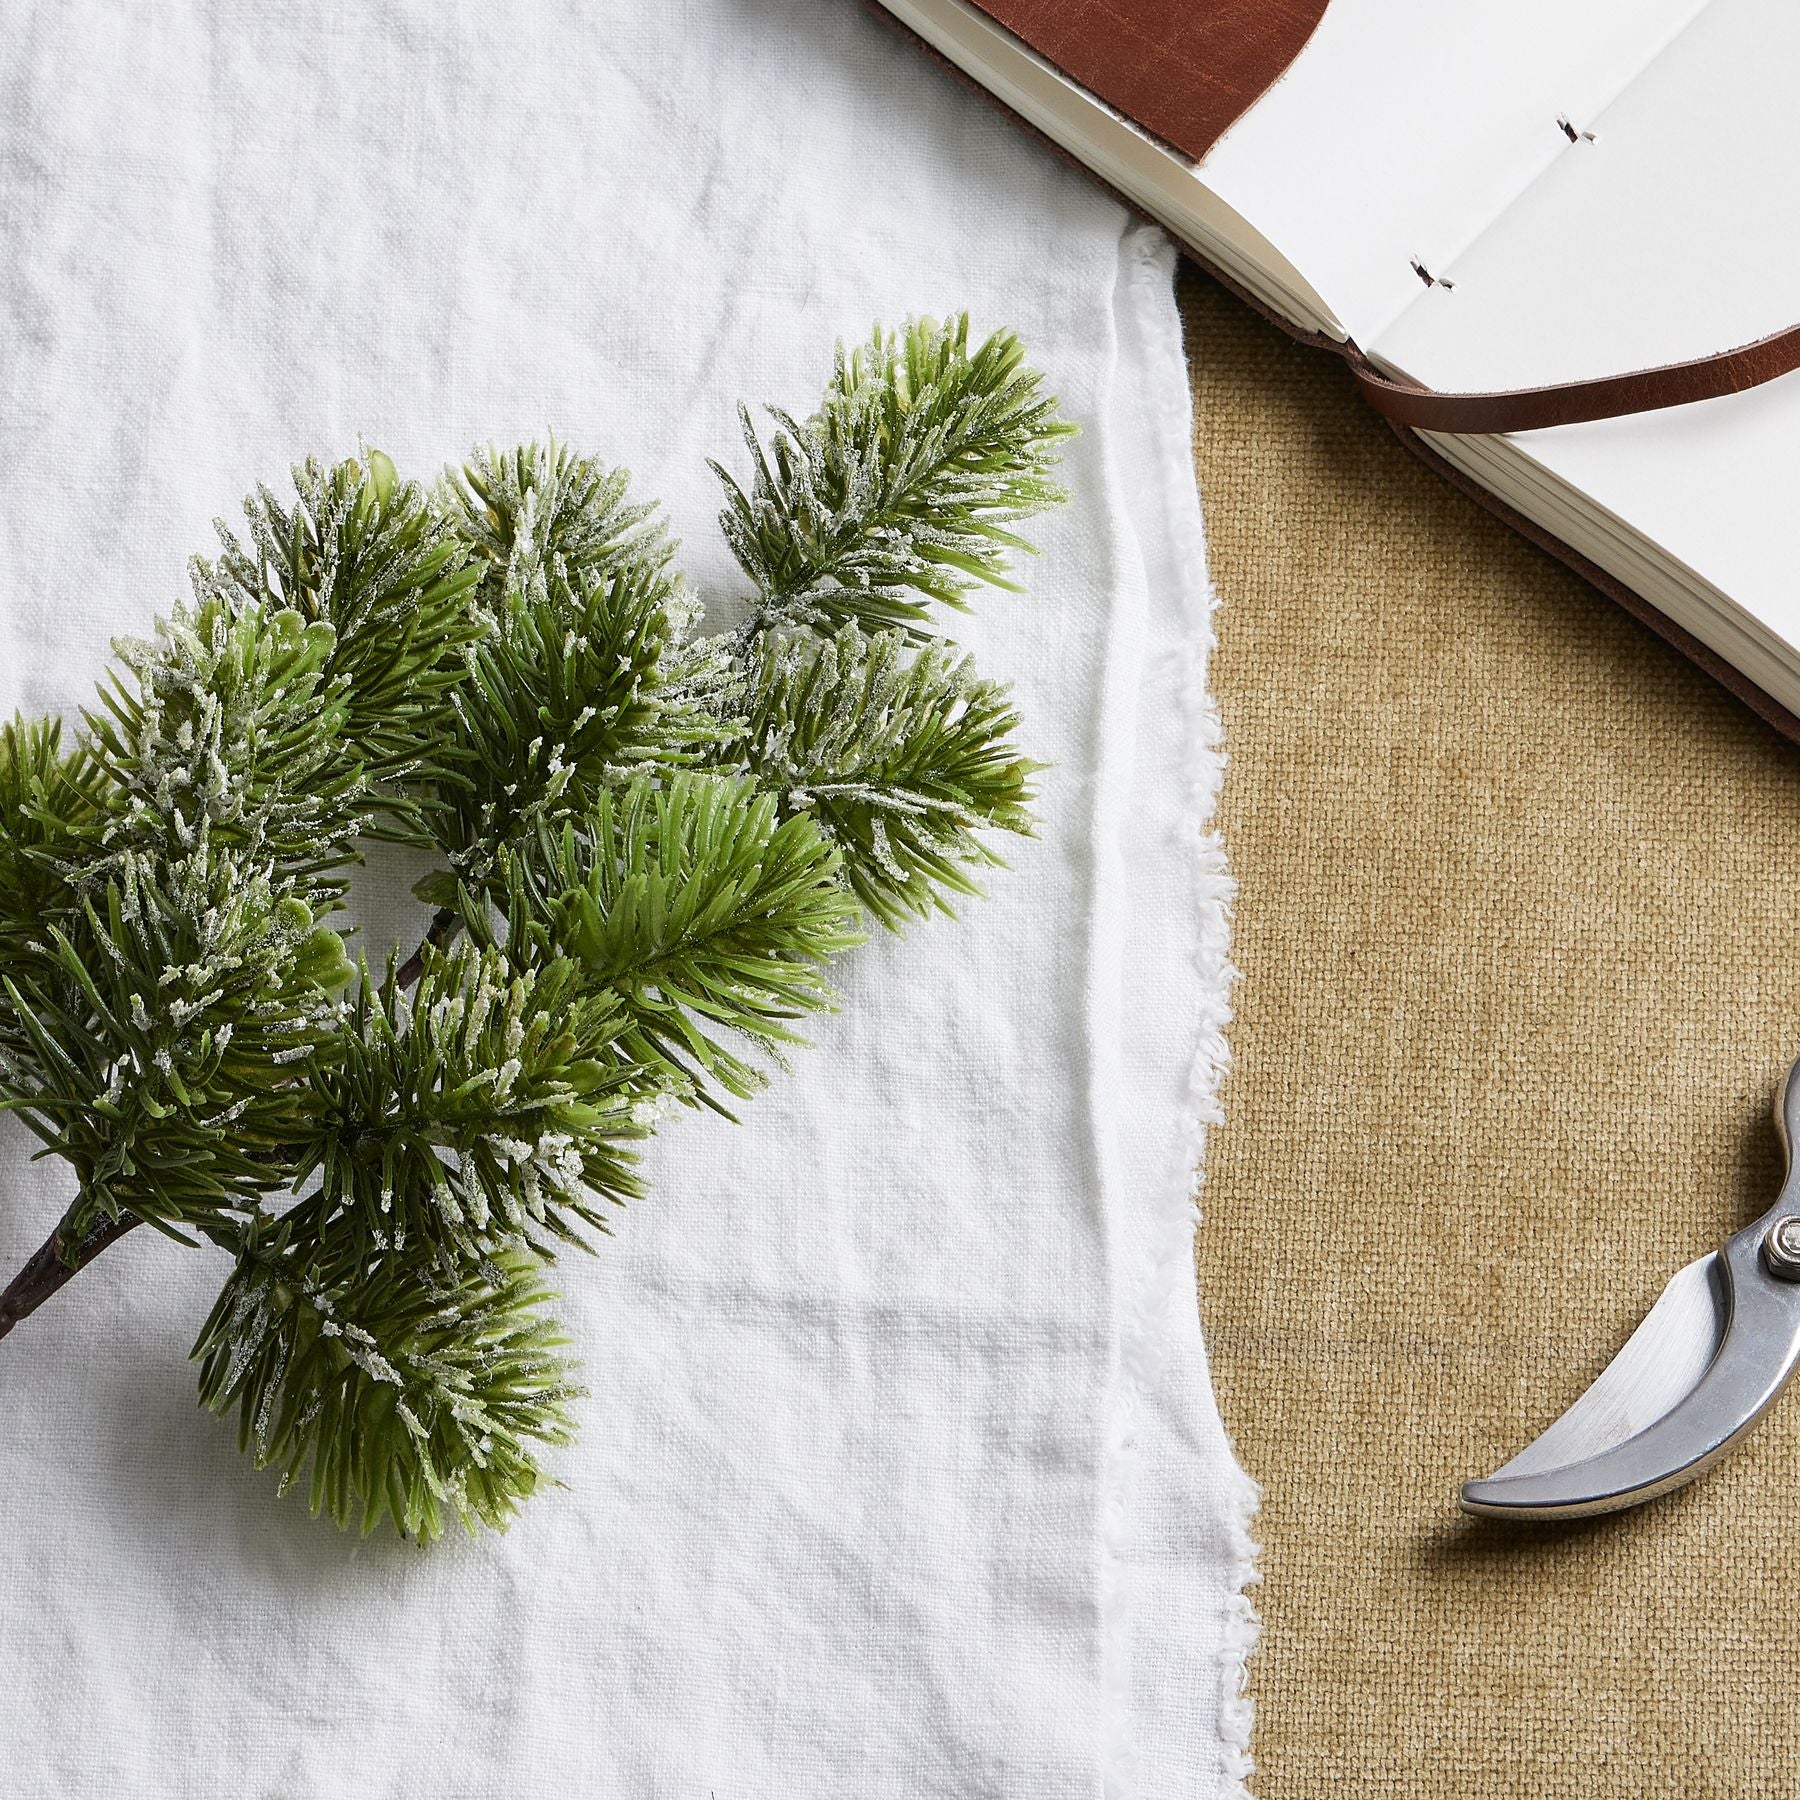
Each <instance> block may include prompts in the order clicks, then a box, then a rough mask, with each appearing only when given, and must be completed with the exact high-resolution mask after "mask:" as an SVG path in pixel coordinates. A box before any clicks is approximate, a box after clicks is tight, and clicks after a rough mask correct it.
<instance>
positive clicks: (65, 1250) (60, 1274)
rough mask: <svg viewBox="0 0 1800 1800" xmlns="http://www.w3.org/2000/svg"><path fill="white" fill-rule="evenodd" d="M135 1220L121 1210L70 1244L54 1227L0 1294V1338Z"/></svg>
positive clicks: (113, 1241)
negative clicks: (117, 1214) (116, 1215)
mask: <svg viewBox="0 0 1800 1800" xmlns="http://www.w3.org/2000/svg"><path fill="white" fill-rule="evenodd" d="M138 1223H140V1221H139V1219H138V1217H137V1215H136V1214H135V1213H120V1214H119V1216H118V1217H117V1218H116V1219H107V1220H106V1221H105V1222H104V1223H102V1224H99V1225H96V1226H95V1227H94V1229H93V1230H92V1231H90V1232H89V1233H88V1234H87V1236H86V1237H84V1238H82V1239H81V1240H80V1241H79V1242H78V1243H75V1244H72V1245H71V1244H69V1243H67V1242H65V1241H64V1238H63V1230H62V1227H61V1226H60V1225H59V1226H57V1228H56V1229H55V1230H54V1231H53V1232H51V1234H50V1236H49V1237H48V1238H47V1239H46V1240H45V1242H44V1243H43V1244H42V1245H41V1246H40V1247H39V1249H38V1251H37V1253H36V1254H35V1255H34V1256H33V1257H32V1259H31V1261H30V1262H28V1263H27V1264H26V1265H25V1266H24V1268H22V1269H21V1270H20V1271H19V1272H18V1274H17V1275H15V1276H14V1277H13V1278H12V1282H11V1284H10V1285H9V1286H8V1287H7V1290H6V1292H5V1293H3V1294H0V1338H3V1337H5V1336H6V1334H7V1333H8V1332H9V1331H11V1330H12V1328H13V1327H14V1326H15V1325H16V1324H18V1322H19V1321H20V1320H21V1319H28V1318H30V1317H31V1315H32V1314H33V1313H34V1312H36V1311H37V1309H38V1308H39V1307H40V1306H42V1305H43V1304H44V1302H45V1301H46V1300H48V1299H49V1298H50V1296H51V1295H52V1294H54V1293H55V1292H56V1290H57V1289H58V1288H59V1287H61V1286H62V1284H63V1283H64V1282H65V1281H68V1280H69V1279H70V1278H71V1277H72V1276H74V1275H75V1274H76V1273H77V1272H78V1271H80V1270H82V1269H85V1268H86V1267H87V1265H88V1264H89V1263H91V1262H92V1261H93V1260H94V1258H95V1257H96V1256H98V1255H99V1254H100V1252H101V1251H102V1250H104V1249H105V1248H106V1247H107V1246H108V1245H109V1244H116V1243H117V1242H118V1241H119V1239H120V1238H122V1237H123V1236H124V1235H125V1234H126V1232H128V1231H129V1230H130V1229H131V1228H132V1227H133V1226H134V1225H136V1224H138Z"/></svg>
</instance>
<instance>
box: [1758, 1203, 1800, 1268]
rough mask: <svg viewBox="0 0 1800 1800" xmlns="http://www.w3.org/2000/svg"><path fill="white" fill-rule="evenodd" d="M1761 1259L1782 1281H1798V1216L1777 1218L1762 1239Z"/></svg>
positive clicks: (1799, 1231)
mask: <svg viewBox="0 0 1800 1800" xmlns="http://www.w3.org/2000/svg"><path fill="white" fill-rule="evenodd" d="M1763 1261H1764V1262H1766V1263H1767V1264H1768V1265H1769V1273H1770V1274H1771V1275H1777V1276H1779V1277H1780V1278H1781V1279H1782V1280H1783V1281H1800V1218H1789V1219H1777V1220H1776V1221H1775V1223H1774V1224H1773V1225H1771V1226H1770V1227H1769V1230H1768V1234H1767V1236H1765V1237H1764V1239H1763Z"/></svg>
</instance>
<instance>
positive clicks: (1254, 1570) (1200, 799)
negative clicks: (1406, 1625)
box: [1101, 225, 1262, 1800]
mask: <svg viewBox="0 0 1800 1800" xmlns="http://www.w3.org/2000/svg"><path fill="white" fill-rule="evenodd" d="M1174 272H1175V248H1174V245H1173V243H1172V242H1171V241H1170V240H1169V238H1168V237H1167V236H1166V234H1164V233H1163V232H1162V231H1161V230H1159V229H1157V228H1154V227H1149V226H1141V225H1138V226H1132V227H1130V228H1129V229H1128V230H1127V233H1126V237H1125V240H1124V242H1123V244H1122V246H1121V259H1120V292H1119V295H1118V298H1117V301H1116V303H1115V309H1114V316H1115V322H1116V325H1117V328H1118V329H1119V330H1120V332H1121V333H1122V334H1123V333H1130V334H1131V335H1133V336H1134V337H1135V338H1136V339H1137V340H1138V347H1139V349H1140V350H1141V352H1142V354H1141V355H1140V356H1138V357H1137V358H1135V359H1131V358H1127V357H1124V356H1120V357H1119V358H1118V359H1117V363H1116V365H1115V366H1116V367H1117V368H1119V369H1121V370H1125V371H1135V373H1136V375H1137V377H1138V379H1139V380H1140V381H1141V383H1142V388H1141V391H1138V392H1134V393H1133V394H1131V395H1129V396H1120V395H1117V394H1115V395H1114V397H1113V402H1114V408H1115V409H1117V408H1118V407H1119V406H1120V403H1121V401H1123V402H1124V404H1125V405H1127V406H1129V407H1131V408H1133V409H1136V408H1139V407H1142V408H1145V409H1147V410H1148V412H1149V415H1150V422H1151V427H1152V429H1151V430H1150V432H1149V433H1148V434H1147V435H1148V436H1149V437H1150V438H1151V439H1152V440H1153V443H1154V445H1155V447H1156V453H1155V454H1153V455H1152V456H1149V457H1145V458H1141V459H1137V460H1140V461H1141V462H1142V463H1143V464H1145V465H1147V466H1148V469H1149V470H1150V471H1152V472H1153V473H1154V474H1155V476H1156V477H1158V478H1159V479H1160V481H1161V483H1162V491H1161V492H1160V493H1159V494H1156V495H1154V496H1153V498H1152V504H1153V505H1154V506H1155V508H1156V511H1157V512H1158V514H1159V515H1160V519H1159V522H1160V523H1161V524H1162V526H1163V527H1164V529H1165V531H1166V533H1167V537H1168V542H1167V546H1166V549H1167V553H1168V561H1169V563H1170V564H1171V566H1172V569H1173V573H1174V580H1173V583H1172V585H1171V586H1170V588H1169V590H1168V591H1167V592H1166V593H1163V594H1162V595H1161V596H1160V598H1161V601H1162V603H1163V604H1164V605H1165V606H1169V607H1170V608H1171V610H1172V611H1173V612H1174V615H1175V622H1176V627H1177V629H1176V630H1175V632H1174V634H1173V639H1172V642H1169V643H1156V642H1149V643H1147V644H1146V646H1145V648H1146V653H1147V655H1148V656H1152V657H1154V656H1160V655H1167V656H1171V657H1173V658H1174V659H1175V662H1176V664H1177V667H1178V670H1179V674H1178V679H1177V682H1176V686H1177V690H1178V695H1179V706H1180V729H1181V735H1182V739H1183V743H1182V759H1181V781H1182V788H1183V801H1184V809H1183V810H1184V819H1183V821H1182V824H1181V826H1180V832H1181V836H1182V838H1183V840H1184V844H1185V852H1186V864H1187V869H1186V874H1187V906H1188V919H1187V925H1188V931H1189V933H1190V935H1191V941H1192V943H1193V970H1194V974H1195V976H1196V978H1197V995H1196V1007H1195V1013H1194V1016H1193V1019H1192V1025H1191V1030H1192V1042H1193V1049H1192V1052H1191V1055H1190V1059H1189V1062H1188V1070H1187V1098H1186V1104H1185V1106H1184V1107H1183V1109H1182V1113H1181V1118H1180V1127H1179V1134H1178V1145H1177V1150H1178V1159H1177V1161H1176V1163H1175V1164H1174V1166H1173V1167H1172V1168H1171V1170H1170V1173H1169V1175H1168V1177H1167V1179H1166V1181H1165V1182H1164V1183H1163V1185H1162V1190H1161V1191H1160V1192H1159V1194H1158V1195H1157V1197H1156V1199H1155V1202H1154V1205H1155V1209H1156V1218H1155V1221H1154V1234H1153V1242H1152V1247H1151V1254H1150V1257H1149V1260H1148V1266H1147V1267H1146V1266H1144V1265H1143V1263H1142V1261H1141V1259H1140V1261H1139V1263H1138V1266H1137V1267H1136V1268H1135V1270H1134V1271H1133V1273H1134V1274H1135V1276H1136V1278H1137V1292H1136V1294H1135V1296H1132V1297H1129V1298H1127V1299H1125V1300H1124V1303H1123V1304H1122V1306H1121V1326H1120V1341H1119V1351H1118V1355H1119V1364H1118V1375H1117V1380H1116V1386H1115V1391H1114V1396H1113V1405H1112V1410H1111V1416H1110V1419H1109V1422H1108V1430H1107V1443H1106V1462H1105V1468H1104V1473H1103V1481H1102V1494H1103V1516H1102V1534H1101V1535H1102V1575H1101V1598H1102V1605H1103V1608H1104V1611H1103V1619H1102V1630H1103V1634H1104V1655H1105V1663H1106V1668H1107V1685H1108V1689H1109V1693H1110V1697H1111V1699H1112V1701H1113V1706H1112V1708H1111V1713H1112V1719H1113V1721H1114V1725H1115V1736H1114V1738H1113V1741H1112V1743H1111V1745H1110V1746H1109V1748H1108V1753H1107V1754H1106V1756H1105V1758H1104V1761H1103V1773H1104V1777H1105V1784H1106V1793H1107V1796H1108V1800H1130V1796H1133V1795H1135V1794H1137V1793H1139V1792H1140V1791H1141V1786H1142V1783H1141V1777H1142V1774H1143V1770H1142V1769H1141V1767H1140V1759H1141V1757H1142V1755H1143V1751H1144V1746H1143V1744H1142V1742H1141V1741H1140V1740H1141V1735H1142V1733H1141V1730H1140V1725H1141V1722H1140V1721H1139V1720H1137V1719H1135V1718H1134V1717H1133V1716H1132V1708H1131V1701H1130V1681H1129V1671H1130V1661H1131V1657H1132V1655H1133V1645H1132V1641H1131V1640H1132V1636H1133V1630H1134V1615H1133V1608H1132V1605H1131V1598H1130V1591H1129V1589H1130V1574H1129V1571H1130V1569H1131V1564H1132V1552H1133V1547H1134V1543H1135V1536H1136V1518H1135V1515H1134V1511H1133V1507H1132V1490H1133V1486H1134V1481H1135V1477H1136V1474H1137V1470H1138V1462H1139V1431H1138V1425H1139V1421H1140V1419H1141V1417H1142V1414H1143V1412H1144V1409H1145V1407H1146V1406H1147V1405H1149V1404H1151V1403H1152V1402H1153V1400H1154V1396H1155V1393H1156V1388H1157V1384H1158V1381H1159V1379H1160V1378H1161V1377H1162V1375H1163V1372H1164V1366H1165V1363H1166V1361H1167V1347H1168V1335H1169V1332H1170V1331H1171V1329H1173V1328H1174V1323H1173V1320H1172V1316H1171V1313H1172V1308H1173V1307H1174V1306H1175V1305H1176V1304H1177V1303H1180V1304H1185V1305H1191V1306H1196V1307H1197V1296H1196V1295H1195V1294H1194V1292H1193V1285H1194V1283H1195V1282H1196V1279H1197V1274H1196V1269H1195V1264H1194V1234H1195V1229H1196V1227H1197V1225H1198V1223H1199V1217H1200V1215H1199V1209H1198V1201H1199V1197H1200V1194H1201V1191H1202V1190H1203V1188H1204V1183H1205V1160H1204V1159H1205V1150H1206V1140H1207V1134H1208V1131H1209V1128H1210V1127H1212V1126H1214V1125H1217V1124H1219V1123H1221V1122H1222V1121H1223V1117H1224V1113H1223V1108H1222V1106H1221V1103H1220V1089H1221V1087H1222V1085H1223V1082H1224V1080H1225V1077H1226V1074H1227V1073H1228V1071H1229V1068H1230V1062H1231V1052H1230V1046H1229V1043H1228V1040H1227V1037H1226V1031H1227V1028H1228V1026H1229V1025H1230V1023H1231V1018H1232V1003H1231V995H1232V987H1233V984H1234V983H1235V981H1236V979H1237V974H1238V972H1237V970H1236V968H1235V967H1234V966H1233V964H1232V962H1231V954H1230V953H1231V908H1232V904H1233V901H1234V898H1235V894H1236V882H1235V880H1234V878H1233V876H1232V874H1231V872H1230V867H1229V863H1228V859H1227V855H1226V850H1225V845H1224V840H1223V838H1222V836H1221V835H1220V833H1219V831H1218V829H1217V825H1216V813H1217V807H1218V800H1219V794H1220V789H1221V786H1222V783H1223V779H1224V774H1225V768H1226V761H1227V759H1226V755H1225V749H1224V728H1223V723H1222V721H1221V719H1220V716H1219V711H1218V708H1217V705H1216V704H1215V702H1214V700H1213V697H1212V694H1211V691H1210V689H1209V687H1208V684H1207V677H1208V664H1209V660H1210V655H1211V652H1212V650H1213V648H1214V646H1215V643H1216V635H1215V631H1214V625H1213V615H1214V612H1215V610H1216V608H1217V606H1218V596H1217V593H1216V591H1215V590H1214V588H1213V585H1212V582H1211V579H1210V576H1209V574H1208V570H1207V559H1206V540H1205V529H1204V524H1203V520H1202V513H1201V507H1200V496H1199V492H1198V488H1197V486H1196V484H1195V480H1194V474H1193V462H1192V455H1191V449H1190V446H1191V443H1192V428H1193V426H1192V407H1191V401H1190V398H1189V388H1188V372H1187V367H1186V361H1185V358H1184V355H1183V351H1182V344H1181V338H1180V332H1179V327H1177V329H1176V330H1175V331H1174V332H1172V333H1171V332H1170V331H1169V330H1168V329H1167V326H1166V317H1167V312H1168V310H1169V309H1171V307H1172V304H1173V302H1172V300H1171V295H1170V290H1171V288H1172V285H1173V281H1174ZM1158 312H1161V313H1162V314H1163V320H1162V321H1159V320H1157V318H1156V314H1157V313H1158ZM1134 385H1135V384H1134ZM1171 445H1173V446H1176V447H1177V453H1174V454H1171V452H1170V448H1169V447H1170V446H1171ZM1135 472H1136V473H1139V474H1142V473H1144V472H1145V471H1144V470H1143V469H1138V470H1136V471H1135ZM1117 513H1118V516H1119V517H1121V518H1122V519H1124V520H1126V521H1127V528H1129V521H1130V518H1131V513H1132V508H1131V507H1130V506H1129V505H1121V506H1119V507H1118V508H1117ZM1154 579H1155V576H1154V575H1149V574H1148V573H1147V580H1154ZM1151 598H1152V600H1153V601H1154V600H1155V599H1156V598H1157V597H1156V596H1152V597H1151ZM1184 1280H1185V1281H1186V1282H1187V1283H1188V1284H1189V1292H1188V1294H1187V1295H1185V1296H1183V1295H1182V1294H1181V1291H1180V1283H1181V1282H1183V1281H1184ZM1196 1330H1197V1325H1196ZM1204 1377H1205V1368H1204V1363H1203V1362H1202V1382H1201V1391H1200V1392H1199V1393H1197V1394H1193V1395H1190V1396H1187V1398H1188V1399H1189V1400H1190V1401H1191V1402H1192V1404H1193V1405H1194V1406H1195V1407H1196V1408H1199V1409H1201V1410H1203V1411H1209V1412H1212V1413H1213V1416H1214V1418H1215V1419H1216V1410H1215V1402H1214V1400H1213V1397H1212V1393H1211V1390H1210V1385H1209V1383H1207V1382H1206V1380H1205V1378H1204ZM1229 1454H1230V1479H1229V1484H1228V1485H1229V1493H1228V1509H1229V1515H1228V1517H1227V1519H1226V1522H1225V1524H1226V1533H1227V1544H1228V1547H1229V1591H1228V1594H1227V1597H1226V1600H1225V1609H1224V1617H1223V1618H1222V1620H1220V1621H1219V1625H1218V1644H1219V1649H1218V1658H1217V1669H1216V1677H1215V1678H1216V1680H1217V1682H1218V1706H1219V1713H1218V1736H1219V1774H1220V1777H1221V1781H1220V1785H1219V1786H1218V1787H1217V1788H1216V1790H1215V1791H1216V1792H1217V1793H1218V1794H1219V1795H1220V1796H1221V1800H1251V1796H1250V1790H1249V1788H1248V1786H1247V1785H1246V1782H1247V1780H1248V1778H1249V1776H1250V1775H1251V1774H1252V1773H1253V1772H1254V1769H1255V1763H1254V1759H1253V1756H1252V1752H1251V1735H1252V1731H1253V1728H1254V1723H1255V1702H1254V1700H1253V1699H1252V1698H1251V1696H1250V1694H1249V1691H1248V1662H1249V1658H1250V1656H1251V1654H1252V1652H1253V1651H1254V1650H1255V1648H1256V1645H1257V1642H1258V1640H1259V1637H1260V1635H1261V1623H1260V1620H1259V1618H1258V1616H1257V1612H1256V1608H1255V1605H1254V1603H1253V1600H1252V1598H1251V1591H1250V1590H1251V1589H1252V1588H1253V1587H1254V1586H1255V1584H1256V1583H1257V1582H1258V1581H1259V1580H1260V1579H1261V1573H1260V1570H1259V1568H1258V1566H1257V1558H1258V1556H1259V1554H1260V1547H1259V1545H1258V1544H1257V1542H1256V1541H1255V1538H1254V1536H1253V1526H1254V1521H1255V1518H1256V1514H1257V1511H1258V1508H1259V1506H1260V1503H1261V1497H1262V1490H1261V1488H1260V1486H1259V1485H1258V1483H1257V1482H1256V1481H1255V1480H1254V1479H1253V1478H1252V1477H1251V1476H1250V1475H1249V1474H1248V1473H1247V1472H1246V1471H1245V1470H1244V1469H1243V1468H1242V1466H1241V1465H1240V1464H1239V1463H1238V1462H1237V1460H1236V1456H1235V1452H1230V1453H1229ZM1186 1773H1187V1776H1188V1779H1189V1780H1190V1781H1195V1780H1196V1778H1197V1777H1198V1776H1199V1774H1200V1771H1198V1770H1189V1771H1187V1772H1186ZM1194 1791H1195V1792H1196V1793H1198V1792H1203V1791H1204V1790H1203V1789H1201V1788H1200V1787H1199V1786H1198V1783H1197V1781H1196V1785H1195V1788H1194Z"/></svg>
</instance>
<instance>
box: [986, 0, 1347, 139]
mask: <svg viewBox="0 0 1800 1800" xmlns="http://www.w3.org/2000/svg"><path fill="white" fill-rule="evenodd" d="M971 3H972V4H973V5H975V6H977V7H979V8H980V9H981V11H983V12H984V13H986V14H987V15H988V16H989V17H990V18H991V19H993V20H995V21H996V22H997V23H999V24H1001V25H1004V26H1005V27H1006V29H1007V30H1008V31H1010V32H1011V33H1012V34H1013V35H1014V36H1015V37H1017V38H1020V39H1022V40H1023V41H1024V42H1025V43H1027V44H1029V45H1030V46H1031V47H1032V49H1034V50H1035V51H1037V53H1038V54H1039V55H1040V56H1042V57H1045V58H1047V59H1048V60H1049V61H1050V62H1053V63H1054V64H1055V65H1056V66H1057V67H1058V68H1059V69H1061V70H1062V71H1063V73H1064V74H1065V75H1068V76H1069V77H1070V78H1071V79H1073V80H1075V81H1079V82H1080V83H1081V85H1082V86H1083V87H1085V88H1086V89H1087V90H1088V91H1089V92H1090V93H1094V94H1098V95H1099V96H1100V98H1101V99H1102V100H1104V101H1105V102H1106V103H1107V104H1108V105H1109V106H1115V107H1117V108H1118V110H1119V111H1120V112H1122V113H1123V114H1124V115H1125V116H1126V117H1127V118H1128V119H1131V120H1133V121H1134V122H1135V123H1137V124H1139V125H1141V126H1143V128H1144V129H1145V130H1146V131H1149V132H1153V133H1154V134H1155V135H1156V136H1157V137H1159V138H1161V139H1162V140H1163V141H1164V142H1165V143H1168V144H1172V145H1174V147H1175V148H1176V149H1177V150H1180V151H1182V152H1183V153H1184V154H1186V155H1188V156H1191V157H1192V158H1193V159H1194V160H1195V161H1196V162H1198V161H1199V160H1200V158H1201V157H1203V156H1204V155H1205V154H1206V153H1207V151H1208V150H1210V149H1211V148H1212V147H1213V145H1214V144H1216V143H1217V142H1218V141H1219V139H1220V138H1222V137H1223V136H1224V135H1225V133H1226V131H1227V130H1228V129H1229V128H1230V127H1231V125H1232V124H1234V123H1235V122H1236V120H1237V119H1238V117H1239V115H1240V114H1242V113H1244V112H1246V111H1248V110H1249V108H1250V107H1251V105H1252V104H1254V102H1255V101H1256V100H1257V99H1259V98H1260V97H1261V96H1262V95H1263V94H1264V93H1265V92H1266V91H1267V90H1268V88H1269V87H1270V86H1271V85H1272V84H1273V83H1274V81H1275V80H1276V78H1277V77H1278V76H1279V75H1280V74H1281V72H1282V71H1283V70H1284V69H1285V68H1286V67H1287V66H1288V64H1289V63H1291V62H1292V61H1293V60H1294V58H1295V57H1296V56H1298V55H1299V54H1300V51H1301V49H1302V48H1303V47H1304V45H1305V43H1306V40H1307V39H1308V38H1310V37H1311V36H1312V34H1313V32H1314V31H1315V30H1316V29H1317V28H1318V24H1319V21H1320V19H1322V18H1323V17H1324V16H1325V0H1211V3H1210V4H1207V5H1197V4H1195V0H971Z"/></svg>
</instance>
